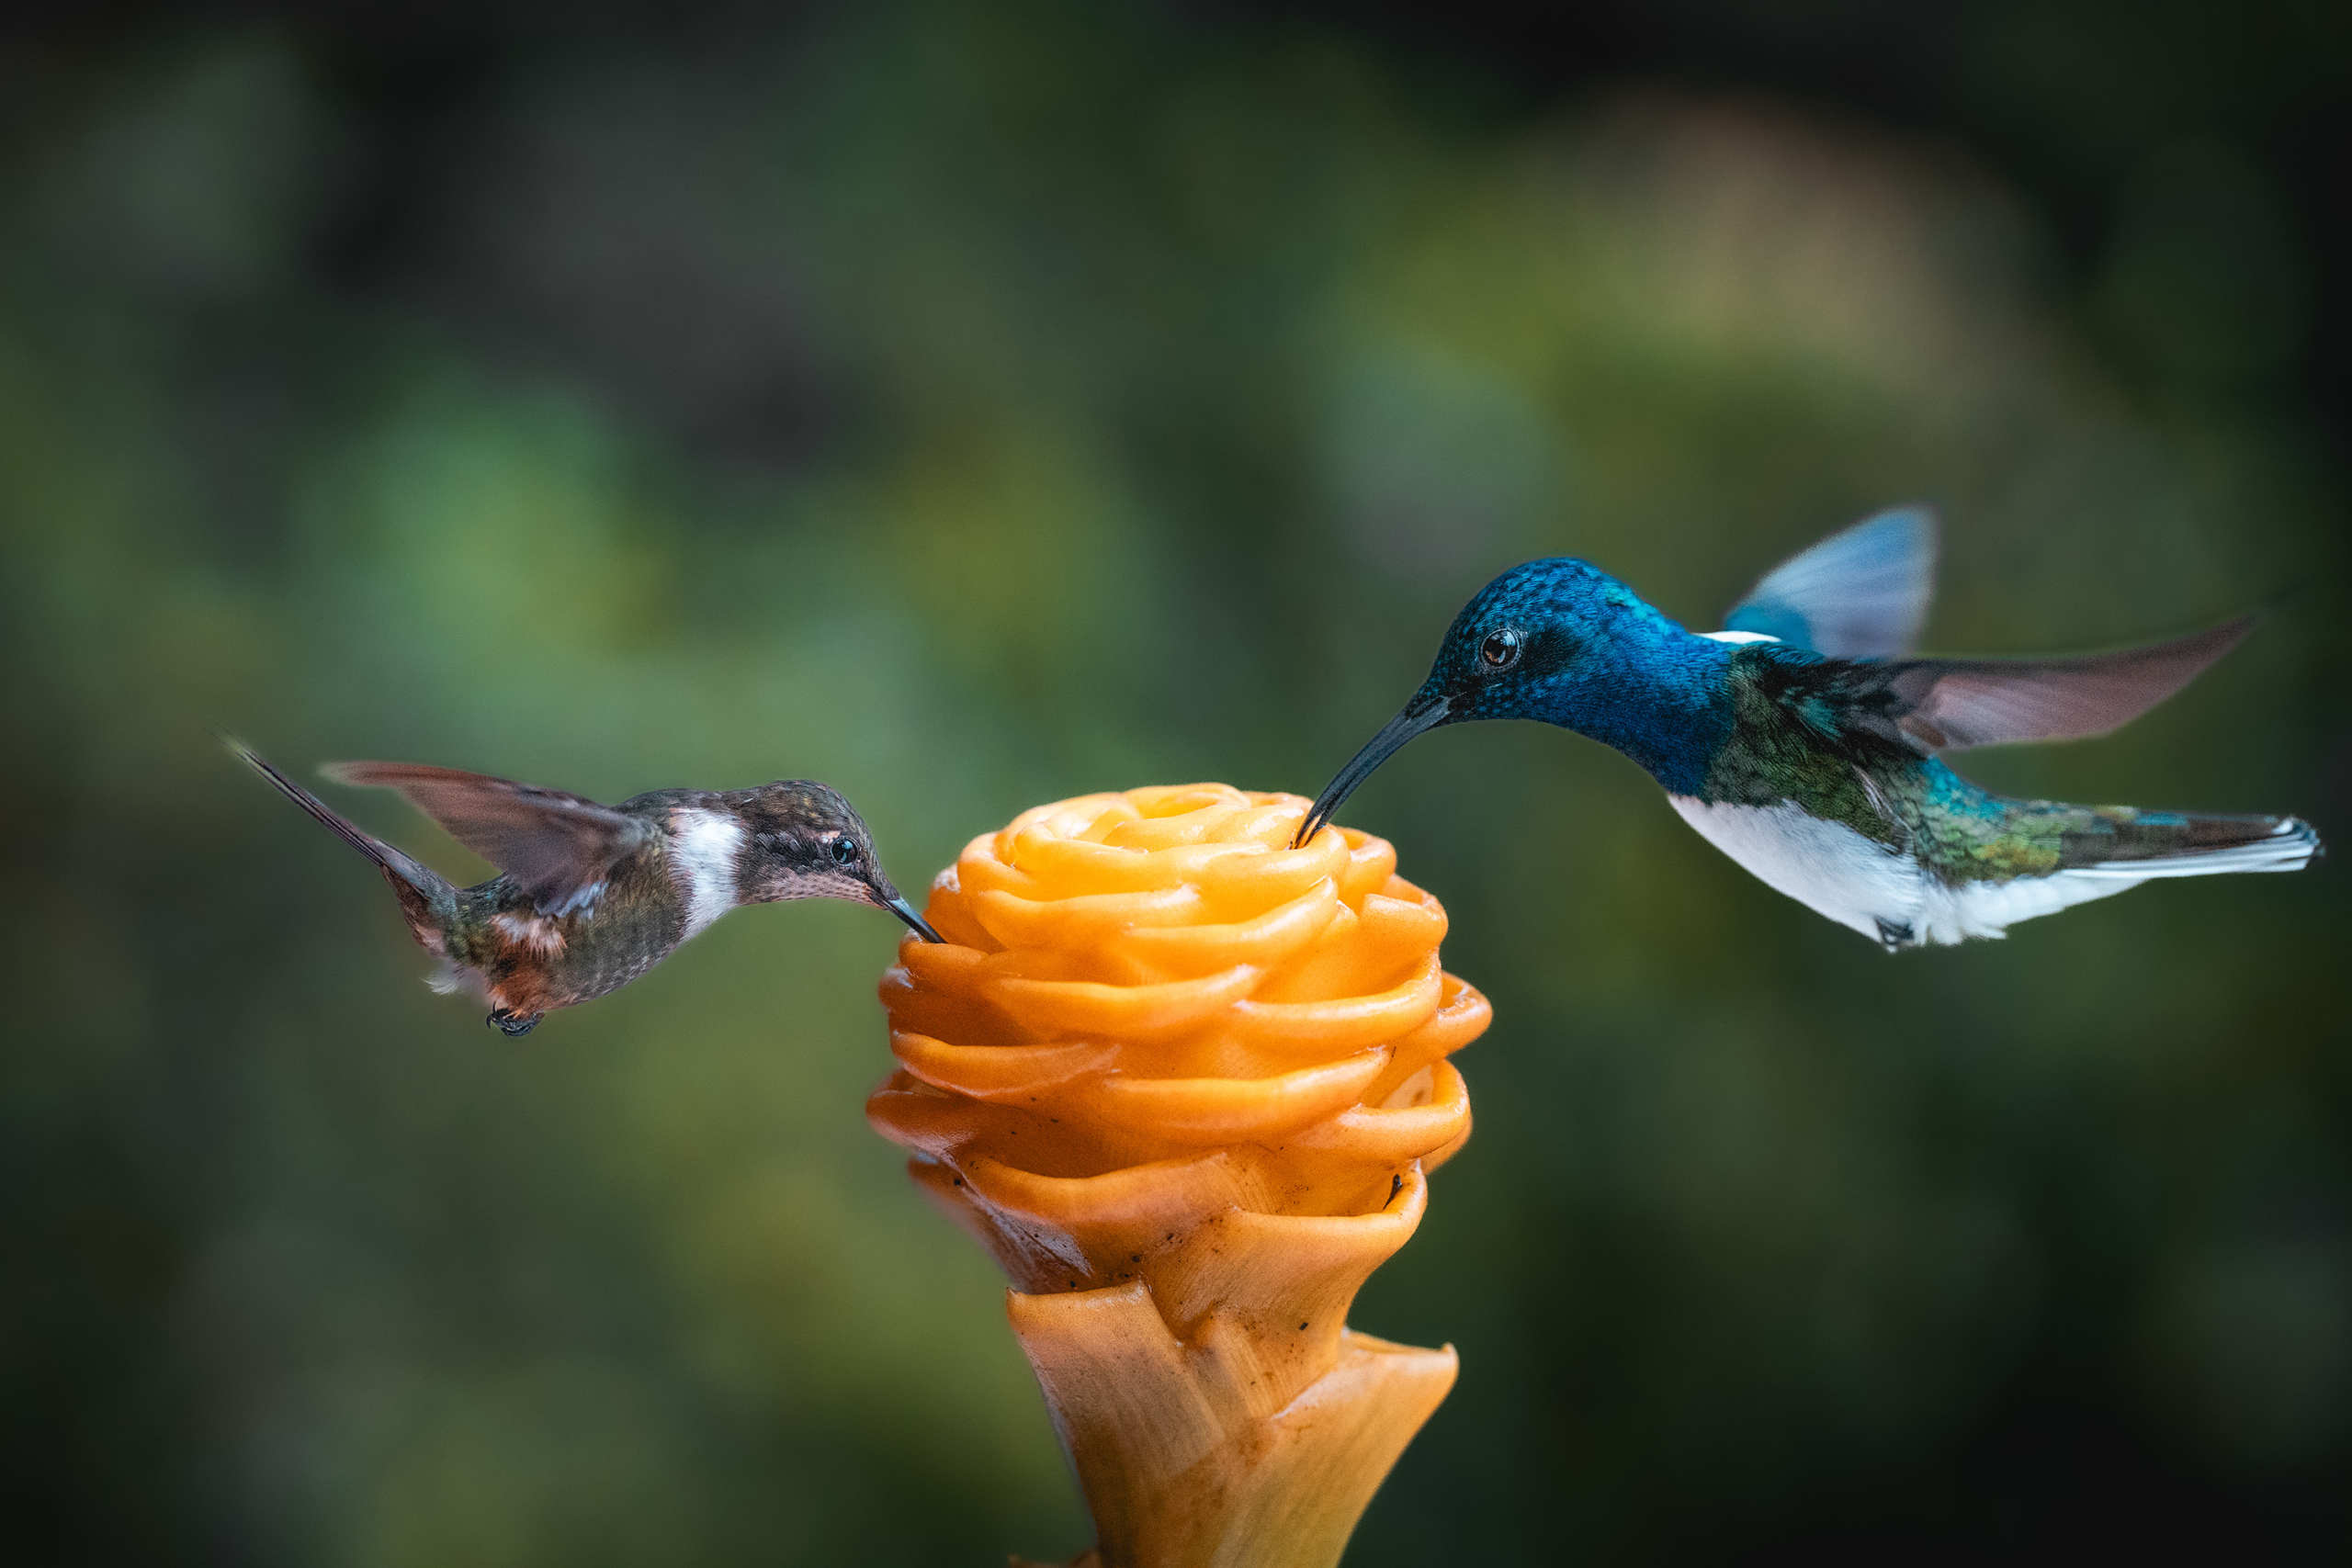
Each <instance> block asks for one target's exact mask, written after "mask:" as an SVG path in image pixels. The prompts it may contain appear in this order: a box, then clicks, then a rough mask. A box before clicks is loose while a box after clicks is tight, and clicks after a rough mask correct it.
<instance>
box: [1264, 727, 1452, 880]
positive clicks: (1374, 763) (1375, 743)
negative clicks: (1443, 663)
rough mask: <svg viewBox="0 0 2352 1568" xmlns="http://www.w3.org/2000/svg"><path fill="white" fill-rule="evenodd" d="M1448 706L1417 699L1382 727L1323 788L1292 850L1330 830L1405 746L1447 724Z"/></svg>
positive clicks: (1299, 828) (1308, 811) (1292, 843)
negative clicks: (1364, 786) (1358, 793)
mask: <svg viewBox="0 0 2352 1568" xmlns="http://www.w3.org/2000/svg"><path fill="white" fill-rule="evenodd" d="M1448 709H1449V704H1448V702H1447V700H1446V699H1445V698H1443V697H1432V698H1427V699H1423V698H1416V699H1414V701H1412V702H1410V703H1408V704H1407V705H1406V706H1405V711H1404V712H1402V713H1400V714H1398V715H1397V716H1396V717H1395V718H1392V719H1390V720H1389V721H1388V722H1387V723H1386V724H1385V725H1383V726H1381V728H1380V733H1379V734H1377V735H1375V736H1374V737H1373V738H1372V739H1370V740H1368V741H1366V742H1365V743H1364V748H1363V750H1361V751H1358V752H1357V753H1356V754H1355V756H1354V758H1353V759H1352V760H1351V761H1349V763H1348V765H1347V766H1346V767H1344V768H1341V769H1340V772H1339V775H1338V776H1337V777H1335V778H1334V779H1332V781H1331V782H1330V783H1329V784H1326V785H1324V786H1323V793H1322V794H1321V795H1317V796H1316V797H1315V804H1314V806H1312V807H1309V808H1308V810H1307V813H1306V821H1304V822H1301V823H1300V824H1299V825H1298V836H1297V837H1296V838H1295V839H1293V840H1291V848H1293V849H1299V848H1303V847H1304V846H1305V845H1306V842H1307V840H1310V839H1312V838H1314V837H1315V835H1316V834H1317V833H1319V832H1321V831H1322V830H1323V829H1325V828H1327V827H1329V825H1330V821H1331V818H1333V817H1335V816H1337V815H1338V814H1339V810H1340V807H1342V806H1344V805H1346V804H1347V800H1348V796H1350V795H1353V794H1354V793H1355V792H1356V786H1357V785H1358V784H1362V783H1363V781H1364V780H1366V779H1368V778H1370V777H1371V776H1372V773H1373V770H1374V769H1375V768H1377V767H1379V766H1380V764H1381V763H1383V762H1385V761H1388V759H1389V758H1391V757H1393V756H1395V755H1396V754H1397V752H1398V751H1399V750H1403V748H1404V745H1405V742H1407V741H1408V740H1410V739H1413V738H1414V737H1415V736H1417V735H1419V734H1421V733H1423V732H1424V731H1427V730H1430V729H1433V728H1436V727H1437V726H1438V725H1440V724H1442V723H1443V722H1445V717H1446V714H1447V712H1448Z"/></svg>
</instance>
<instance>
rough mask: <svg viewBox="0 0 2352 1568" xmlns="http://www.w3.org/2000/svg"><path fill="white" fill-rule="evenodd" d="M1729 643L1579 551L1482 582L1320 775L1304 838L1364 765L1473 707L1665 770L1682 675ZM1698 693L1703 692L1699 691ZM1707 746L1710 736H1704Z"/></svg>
mask: <svg viewBox="0 0 2352 1568" xmlns="http://www.w3.org/2000/svg"><path fill="white" fill-rule="evenodd" d="M1727 651H1728V650H1727V649H1724V648H1722V647H1721V646H1720V645H1717V644H1713V643H1710V642H1707V641H1705V640H1704V639H1702V638H1699V637H1692V636H1691V634H1690V633H1689V632H1687V631H1684V630H1683V629H1682V628H1681V627H1680V626H1677V625H1676V624H1675V623H1674V622H1672V621H1670V620H1668V619H1667V618H1666V617H1665V616H1664V615H1660V614H1658V612H1657V610H1655V609H1653V608H1651V607H1650V606H1649V605H1648V604H1645V603H1643V601H1642V599H1641V597H1640V596H1639V595H1638V594H1636V593H1635V592H1634V591H1633V590H1632V589H1630V588H1628V587H1626V586H1625V585H1624V584H1623V583H1622V582H1620V581H1617V580H1616V579H1615V578H1613V577H1611V576H1610V575H1609V574H1608V573H1607V572H1605V571H1602V570H1600V568H1598V567H1596V566H1594V565H1592V564H1591V563H1590V562H1589V561H1581V560H1576V559H1572V558H1568V557H1566V556H1555V557H1553V558H1550V559H1548V560H1534V561H1529V562H1528V563H1527V564H1526V565H1524V566H1517V567H1513V568H1512V569H1511V570H1509V571H1507V572H1505V573H1503V574H1502V575H1501V576H1500V577H1498V578H1496V579H1495V580H1494V581H1492V582H1489V583H1488V584H1487V586H1486V587H1484V588H1482V589H1480V590H1479V591H1478V592H1477V594H1476V597H1474V598H1473V599H1472V600H1471V601H1470V603H1469V604H1465V605H1464V606H1463V607H1462V613H1461V614H1460V615H1456V616H1454V618H1453V626H1452V627H1451V628H1449V629H1448V630H1447V632H1446V634H1445V641H1444V643H1443V645H1442V646H1441V647H1440V648H1439V649H1438V653H1437V660H1436V662H1434V663H1433V664H1431V665H1430V673H1429V679H1428V680H1426V681H1424V682H1421V689H1420V690H1419V691H1418V692H1416V693H1415V694H1413V700H1412V701H1410V702H1408V703H1407V704H1406V705H1405V707H1404V711H1403V712H1401V713H1399V714H1398V715H1397V716H1396V717H1395V718H1393V719H1391V720H1389V721H1388V724H1387V725H1386V727H1385V728H1383V729H1382V730H1381V731H1380V733H1379V734H1377V735H1375V736H1374V737H1373V738H1372V740H1371V741H1370V743H1369V744H1367V745H1366V746H1365V747H1364V749H1363V750H1361V751H1359V752H1357V753H1356V756H1355V759H1354V761H1351V762H1350V763H1349V764H1348V765H1347V766H1346V767H1345V768H1342V769H1341V770H1340V773H1339V776H1338V777H1336V778H1334V779H1333V780H1332V781H1331V782H1330V784H1329V785H1328V786H1326V788H1325V789H1324V791H1323V794H1322V795H1321V796H1320V797H1319V798H1317V801H1316V803H1315V808H1314V809H1313V810H1312V811H1310V812H1308V813H1307V815H1306V822H1305V823H1304V824H1303V825H1302V827H1301V828H1300V831H1299V840H1300V841H1301V842H1304V841H1305V840H1306V839H1308V838H1310V837H1312V836H1313V834H1314V832H1315V831H1316V829H1319V828H1320V827H1321V826H1322V825H1323V823H1324V822H1326V821H1328V820H1329V818H1330V816H1331V813H1333V812H1334V811H1337V810H1338V809H1339V807H1340V803H1341V802H1342V801H1344V800H1346V799H1347V797H1348V796H1349V795H1351V794H1352V793H1354V791H1355V788H1356V786H1357V785H1358V784H1362V783H1363V781H1364V780H1365V779H1366V778H1368V777H1370V776H1371V774H1372V772H1373V770H1374V769H1375V768H1377V767H1379V766H1380V764H1381V763H1383V762H1385V761H1387V760H1388V759H1389V758H1390V757H1391V756H1394V755H1395V754H1396V752H1397V750H1399V749H1400V748H1401V747H1403V746H1404V744H1405V743H1406V742H1407V741H1408V740H1410V739H1413V737H1415V736H1417V735H1419V734H1421V733H1422V732H1423V731H1425V730H1430V729H1434V728H1437V727H1438V726H1440V725H1442V724H1459V723H1461V722H1463V721H1464V720H1465V719H1474V718H1535V719H1542V720H1544V722H1546V723H1549V724H1557V725H1563V726H1566V728H1570V729H1576V730H1579V731H1582V732H1583V733H1584V734H1587V735H1589V736H1592V737H1593V738H1594V739H1599V740H1603V741H1606V742H1608V743H1609V744H1610V745H1612V746H1615V747H1617V748H1618V749H1619V750H1623V751H1625V752H1626V753H1628V754H1629V755H1631V756H1633V757H1634V759H1635V760H1636V761H1640V762H1642V763H1643V764H1644V765H1645V766H1646V767H1648V768H1650V770H1651V772H1653V773H1659V774H1660V776H1661V777H1665V776H1666V774H1667V773H1669V772H1675V771H1679V768H1680V767H1681V765H1682V762H1683V758H1682V757H1681V756H1680V755H1679V753H1681V752H1683V751H1686V750H1691V748H1690V747H1689V746H1688V745H1686V744H1685V741H1686V739H1691V727H1690V726H1689V725H1688V724H1687V723H1685V722H1683V720H1685V719H1687V717H1688V714H1687V709H1688V708H1689V706H1690V705H1691V704H1690V703H1689V702H1688V701H1682V700H1678V697H1679V696H1681V695H1683V694H1680V693H1678V692H1677V690H1676V688H1677V687H1679V686H1691V687H1692V688H1693V690H1694V691H1695V690H1696V689H1697V687H1696V685H1695V683H1694V682H1690V681H1689V680H1687V679H1683V678H1685V677H1688V676H1691V675H1694V674H1697V673H1699V672H1701V671H1704V670H1712V669H1714V668H1716V667H1718V666H1719V665H1720V664H1721V662H1722V659H1723V656H1724V654H1725V653H1726V652H1727ZM1701 700H1702V701H1703V698H1702V699H1701ZM1710 749H1712V746H1711V744H1710Z"/></svg>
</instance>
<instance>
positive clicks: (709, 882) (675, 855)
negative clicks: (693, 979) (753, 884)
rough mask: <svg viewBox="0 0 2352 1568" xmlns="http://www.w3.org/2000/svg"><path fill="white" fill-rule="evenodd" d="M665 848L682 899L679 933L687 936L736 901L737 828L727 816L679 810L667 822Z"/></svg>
mask: <svg viewBox="0 0 2352 1568" xmlns="http://www.w3.org/2000/svg"><path fill="white" fill-rule="evenodd" d="M670 846H671V847H670V855H671V862H672V864H673V867H674V868H675V874H676V875H677V879H678V891H679V892H680V893H682V894H684V896H685V901H686V932H685V934H686V935H687V936H692V935H694V934H695V932H696V931H700V930H702V929H703V927H705V926H707V925H708V924H710V922H711V921H713V920H715V919H718V917H719V916H721V915H723V914H725V913H727V911H728V910H729V909H731V908H734V907H735V906H736V905H737V904H738V903H740V902H741V898H742V892H741V883H740V882H739V881H738V879H737V876H736V871H735V863H736V859H737V857H738V856H739V855H740V854H741V852H742V848H743V824H742V821H741V819H740V818H737V817H735V816H733V815H732V814H731V813H728V812H719V811H706V810H704V809H703V808H702V807H699V806H689V807H684V808H683V809H681V810H680V811H679V812H678V814H677V815H676V816H675V817H673V818H672V819H671V823H670ZM681 940H684V939H683V938H682V939H681Z"/></svg>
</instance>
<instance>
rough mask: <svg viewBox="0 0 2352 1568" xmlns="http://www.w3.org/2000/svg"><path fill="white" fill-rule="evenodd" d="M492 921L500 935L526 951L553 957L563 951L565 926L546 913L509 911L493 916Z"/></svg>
mask: <svg viewBox="0 0 2352 1568" xmlns="http://www.w3.org/2000/svg"><path fill="white" fill-rule="evenodd" d="M490 923H491V925H492V927H494V928H495V929H496V930H497V931H498V934H499V935H501V936H503V937H504V938H505V939H506V940H507V941H509V942H513V943H515V945H516V946H517V947H520V948H522V949H524V950H525V951H526V952H529V953H537V954H539V955H540V956H541V957H544V958H552V957H554V956H555V955H556V954H557V953H561V952H562V951H563V928H562V927H561V926H560V925H558V924H557V923H556V922H555V921H553V920H551V919H548V918H547V917H546V916H545V915H537V914H516V913H514V912H512V911H507V912H505V913H502V914H497V915H493V916H492V917H491V920H490Z"/></svg>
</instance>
